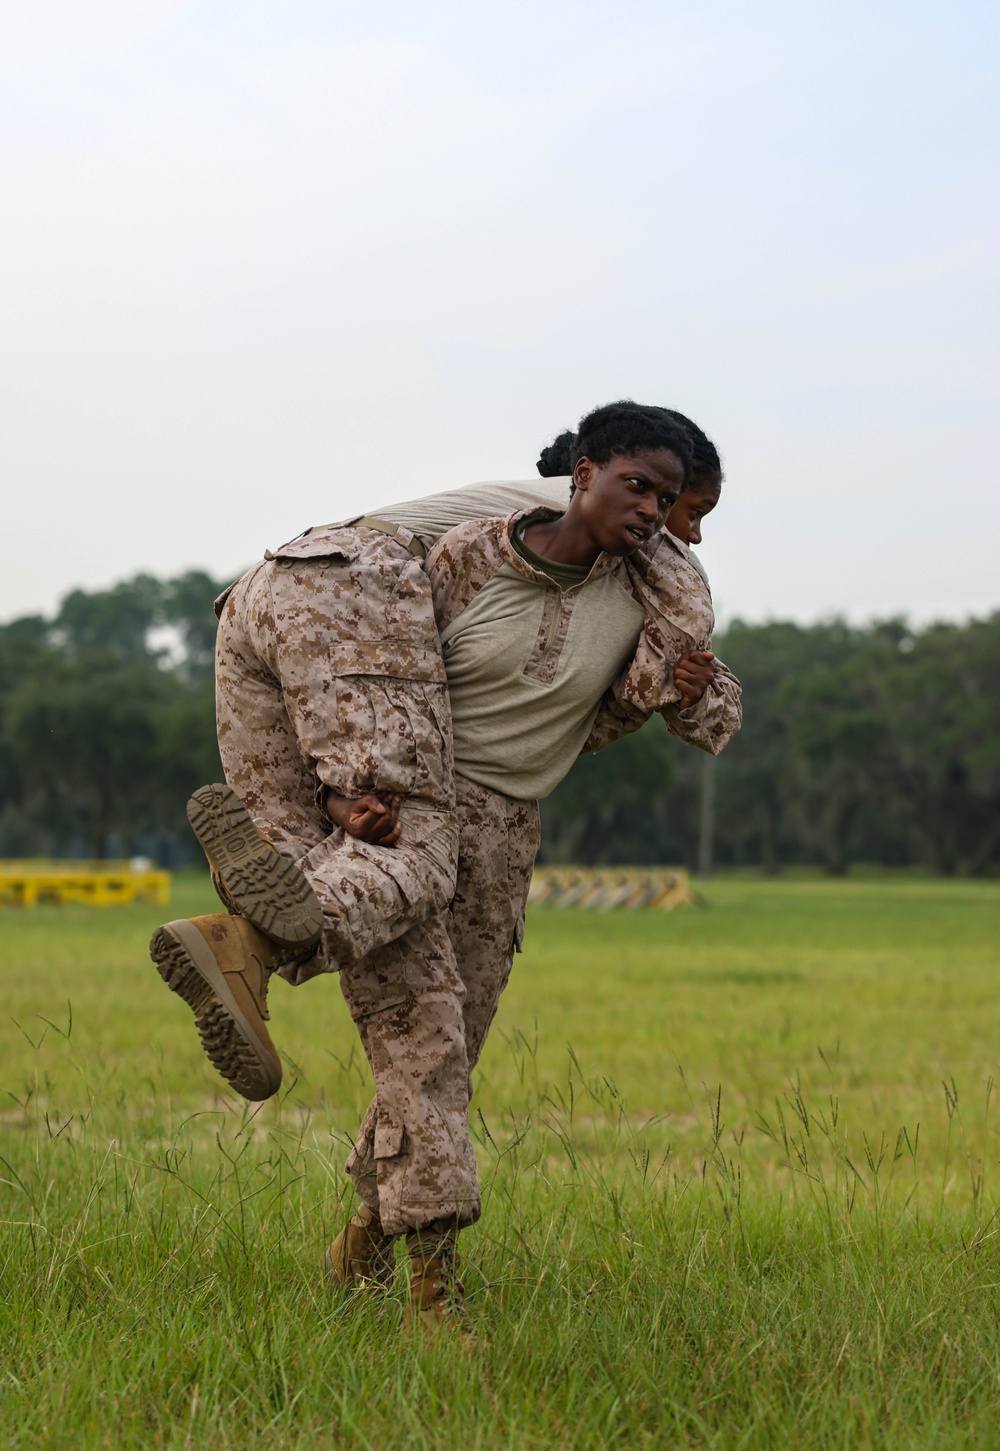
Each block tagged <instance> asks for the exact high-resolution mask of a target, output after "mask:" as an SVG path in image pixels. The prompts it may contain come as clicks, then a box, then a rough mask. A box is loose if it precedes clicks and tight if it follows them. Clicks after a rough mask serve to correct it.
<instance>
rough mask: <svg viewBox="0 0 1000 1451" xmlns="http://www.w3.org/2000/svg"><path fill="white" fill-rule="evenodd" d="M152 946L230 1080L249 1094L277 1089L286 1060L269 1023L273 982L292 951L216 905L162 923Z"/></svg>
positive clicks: (162, 970) (162, 971) (207, 1047)
mask: <svg viewBox="0 0 1000 1451" xmlns="http://www.w3.org/2000/svg"><path fill="white" fill-rule="evenodd" d="M149 951H150V955H151V957H152V959H153V961H154V962H155V963H156V968H157V971H158V972H159V974H160V976H161V977H162V978H163V981H164V982H165V983H166V984H167V987H169V988H170V989H171V990H172V991H173V992H175V993H176V994H177V995H178V997H181V998H183V999H184V1001H185V1002H186V1003H187V1005H188V1007H189V1008H190V1009H191V1011H192V1012H193V1013H194V1020H195V1023H196V1025H197V1028H198V1035H199V1037H200V1038H201V1044H202V1047H203V1048H204V1049H205V1052H206V1053H207V1054H208V1056H209V1058H210V1059H211V1061H212V1064H213V1066H214V1067H215V1068H217V1069H218V1071H219V1072H220V1073H221V1074H222V1076H223V1078H224V1079H225V1080H226V1082H227V1083H229V1084H231V1085H232V1087H233V1088H235V1089H236V1091H237V1093H241V1094H242V1095H243V1097H244V1098H249V1099H254V1100H258V1099H262V1098H270V1097H271V1095H272V1093H277V1091H278V1087H279V1085H280V1083H281V1062H280V1060H279V1058H278V1054H277V1051H276V1049H275V1046H274V1044H273V1043H272V1042H271V1035H270V1034H269V1033H268V1031H267V1027H266V1021H267V1018H268V1016H269V1014H268V1011H267V985H268V979H269V977H270V975H271V973H272V972H273V971H274V970H275V968H278V967H281V966H283V964H284V963H285V962H286V961H288V959H289V957H290V956H291V955H292V954H291V952H290V950H289V949H288V948H285V949H282V948H280V947H278V946H276V945H275V943H273V942H269V941H268V939H267V938H266V937H265V936H264V935H263V933H262V932H258V931H257V929H256V927H253V926H251V924H250V923H249V922H247V921H246V920H245V919H244V918H242V917H229V916H227V915H226V914H225V913H223V912H215V913H213V914H212V915H211V916H209V917H192V918H191V919H190V920H188V919H186V918H182V919H181V920H180V921H177V922H167V923H165V924H164V926H162V927H158V928H157V930H156V931H155V932H154V933H153V937H152V941H151V942H150V944H149ZM303 951H305V952H308V948H306V949H299V956H301V955H302V954H303Z"/></svg>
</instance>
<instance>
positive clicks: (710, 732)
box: [583, 646, 743, 756]
mask: <svg viewBox="0 0 1000 1451" xmlns="http://www.w3.org/2000/svg"><path fill="white" fill-rule="evenodd" d="M705 648H708V647H707V646H706V647H705ZM621 683H622V682H616V684H615V685H613V686H612V687H611V689H610V690H609V691H608V692H607V694H606V695H605V697H604V700H603V701H602V702H601V708H600V710H599V711H598V712H597V719H596V720H595V721H594V724H593V727H592V728H591V732H590V735H589V736H588V737H587V741H586V744H585V745H584V748H583V749H584V750H585V751H602V750H603V749H604V747H605V746H610V745H611V744H612V742H613V741H617V740H620V739H621V738H622V736H627V735H631V733H632V732H633V731H637V730H638V729H639V727H640V726H643V725H645V724H646V722H647V720H649V719H650V717H651V716H653V715H659V716H660V717H661V718H662V720H663V723H664V725H665V726H666V728H667V730H668V731H669V732H670V734H671V735H672V736H676V737H677V738H678V740H682V741H684V742H685V743H686V744H687V745H689V746H697V747H698V749H699V750H702V751H707V752H708V753H709V755H712V756H717V755H718V754H719V752H720V751H721V750H723V749H724V748H725V746H727V745H728V744H729V742H730V741H731V740H732V738H733V736H734V735H735V734H736V732H737V731H738V730H739V728H740V726H741V725H742V723H743V707H742V704H741V700H740V695H741V686H740V682H739V681H738V680H737V678H736V676H735V675H734V674H733V672H732V671H731V670H730V669H729V667H728V666H727V665H724V664H723V662H722V661H721V660H719V659H716V662H715V679H714V681H713V682H712V684H711V685H710V686H709V687H708V689H707V690H706V691H705V694H704V695H703V696H702V697H701V699H700V700H697V701H695V703H694V705H688V706H683V705H681V697H680V693H679V691H677V690H676V688H675V687H673V684H672V680H671V689H672V691H673V694H674V697H675V698H674V700H672V701H670V702H668V703H664V704H662V705H660V706H657V707H656V708H655V709H652V710H648V709H644V708H643V707H642V706H640V705H637V704H635V703H633V702H632V701H630V700H629V699H628V698H627V696H626V695H625V694H624V693H623V691H621V690H620V689H619V688H618V687H619V686H620V684H621Z"/></svg>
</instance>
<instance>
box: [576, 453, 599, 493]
mask: <svg viewBox="0 0 1000 1451" xmlns="http://www.w3.org/2000/svg"><path fill="white" fill-rule="evenodd" d="M596 472H597V465H596V464H592V463H591V461H590V459H589V458H581V459H577V461H576V468H575V469H574V470H573V483H574V484H575V486H576V487H577V488H578V489H579V490H580V492H581V493H583V494H585V493H586V492H587V489H588V488H589V486H590V481H591V479H592V478H593V477H594V475H595V473H596Z"/></svg>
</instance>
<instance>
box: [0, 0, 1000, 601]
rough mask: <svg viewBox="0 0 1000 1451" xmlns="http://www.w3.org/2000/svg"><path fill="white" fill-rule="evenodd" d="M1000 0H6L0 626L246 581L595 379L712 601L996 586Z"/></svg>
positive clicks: (485, 447)
mask: <svg viewBox="0 0 1000 1451" xmlns="http://www.w3.org/2000/svg"><path fill="white" fill-rule="evenodd" d="M998 38H1000V8H998V7H997V6H996V5H995V4H987V3H985V0H984V3H969V0H964V3H963V0H957V3H956V0H951V3H948V4H945V3H944V0H935V3H924V0H905V3H898V4H897V3H882V0H866V3H864V4H860V3H853V0H838V3H835V4H834V3H809V4H803V3H802V0H787V3H785V0H753V3H750V0H746V3H729V0H698V3H674V0H648V3H647V0H607V3H605V0H600V3H596V0H531V3H522V0H504V3H501V4H496V5H490V6H486V5H473V4H469V3H468V0H460V3H458V0H457V3H441V0H426V3H423V4H419V5H417V4H413V3H412V0H409V3H402V0H382V3H381V4H379V5H377V6H370V5H357V4H350V5H348V4H346V3H340V0H228V3H223V0H202V3H184V0H8V3H6V4H4V5H3V6H2V7H0V107H2V112H0V117H2V119H0V126H2V130H0V189H2V196H3V207H4V213H5V219H4V223H3V226H2V228H0V259H2V264H0V314H2V315H0V358H2V363H0V367H2V378H3V389H4V394H5V408H4V413H5V420H4V424H3V429H2V434H0V469H2V476H3V481H4V510H3V520H4V533H5V543H6V548H5V550H4V568H3V570H2V572H0V618H2V619H9V618H12V617H13V616H15V615H20V614H25V613H30V612H36V611H40V610H44V611H47V610H49V609H51V608H52V607H53V606H54V605H55V603H56V602H57V600H58V599H59V597H60V596H61V595H62V594H64V593H65V592H66V591H67V590H68V589H70V588H71V587H73V586H76V585H84V586H88V587H94V586H98V585H103V584H108V583H111V582H112V581H114V580H117V579H120V578H123V577H126V576H128V575H130V574H134V573H135V572H137V571H138V570H150V571H152V572H154V573H158V574H169V573H175V572H177V571H179V570H181V569H183V568H186V567H189V566H203V567H207V568H208V569H210V570H211V571H212V572H213V573H216V574H219V575H231V574H234V573H236V572H238V571H239V570H240V569H241V568H242V567H244V566H245V565H247V564H249V563H250V562H251V561H253V560H254V559H256V558H258V557H259V556H260V554H261V553H262V552H263V550H264V548H265V547H267V546H269V545H271V546H273V545H275V544H277V543H280V542H281V541H282V540H284V539H286V538H288V537H290V536H291V535H293V534H296V533H298V532H299V531H300V530H301V529H302V528H304V527H305V526H307V525H309V524H312V523H323V522H326V521H329V520H333V519H336V518H338V517H341V516H343V515H345V514H349V513H352V512H358V511H360V510H363V509H364V508H365V507H370V506H372V505H375V504H378V503H380V502H382V503H384V502H386V501H388V500H389V499H392V498H401V497H407V496H409V497H413V496H416V495H418V494H420V493H421V492H427V491H428V490H431V489H439V488H448V487H454V486H457V485H459V484H462V483H467V482H471V481H473V480H479V479H489V478H503V477H513V478H518V477H526V476H529V475H530V474H531V473H532V472H533V465H534V460H535V458H536V457H537V453H538V449H539V447H540V446H541V445H542V444H543V443H545V442H547V441H548V440H549V439H550V438H551V437H552V435H553V434H554V433H555V432H557V431H558V430H559V429H561V428H563V427H564V426H566V425H567V424H569V423H572V422H575V420H576V419H577V418H579V416H580V414H581V413H583V412H584V411H586V410H587V409H589V408H591V407H592V406H594V405H595V404H598V403H602V402H606V401H608V400H609V399H611V398H614V397H619V396H631V397H635V398H638V399H640V400H642V401H646V402H656V403H664V404H667V405H670V406H674V407H678V408H680V409H682V410H684V411H685V412H687V413H690V414H692V415H693V416H694V417H695V418H697V419H698V421H699V422H700V423H701V424H702V426H703V427H704V428H705V429H706V431H707V432H708V433H709V434H711V435H712V437H713V438H715V440H716V441H717V443H718V445H719V447H720V450H721V452H722V454H723V456H724V459H725V464H726V470H727V485H726V491H725V493H724V496H723V502H722V504H721V505H720V508H719V509H718V511H717V513H716V515H715V516H713V518H712V520H711V521H710V522H709V524H708V526H707V527H706V538H705V543H704V546H703V548H702V551H701V557H702V559H703V560H704V562H705V564H706V565H707V567H708V570H709V573H710V575H711V577H712V581H713V587H714V591H715V595H716V600H717V603H718V604H719V606H720V608H721V611H722V613H723V614H724V615H726V616H728V617H731V616H733V615H742V616H743V617H745V618H750V619H761V618H766V617H794V618H798V619H813V618H817V617H820V616H825V615H829V614H831V613H834V612H842V613H845V614H848V615H849V616H851V617H853V618H856V619H864V618H868V617H870V616H872V615H886V614H890V613H899V612H907V613H909V614H910V615H911V616H912V617H913V618H915V619H917V620H925V619H928V618H934V617H951V618H960V617H963V616H965V615H967V614H969V613H983V612H985V611H988V610H990V609H991V608H995V607H997V606H1000V565H998V546H1000V479H998V472H1000V470H998V464H997V459H998V454H1000V447H998V446H1000V408H998V402H1000V399H998V394H1000V357H998V351H1000V350H998V332H1000V329H998V318H997V276H998V265H997V264H998V258H1000V205H998V184H997V179H998V178H997V173H998V161H997V136H998V132H1000V115H998V111H1000V105H998V81H997V77H998V74H1000V65H998V61H1000V56H998V44H997V42H998Z"/></svg>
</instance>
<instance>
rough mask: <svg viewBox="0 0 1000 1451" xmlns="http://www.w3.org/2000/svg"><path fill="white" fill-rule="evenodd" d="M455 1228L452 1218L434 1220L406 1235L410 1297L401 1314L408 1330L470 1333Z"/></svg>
mask: <svg viewBox="0 0 1000 1451" xmlns="http://www.w3.org/2000/svg"><path fill="white" fill-rule="evenodd" d="M457 1238H458V1231H457V1229H456V1227H455V1222H454V1220H441V1219H439V1220H437V1221H436V1222H435V1223H433V1224H428V1225H425V1226H424V1228H423V1229H418V1230H415V1231H413V1232H412V1233H410V1234H408V1235H407V1236H406V1248H407V1252H408V1253H409V1256H410V1296H409V1299H408V1301H407V1304H406V1310H405V1312H404V1315H403V1325H404V1327H405V1328H406V1329H407V1330H422V1331H425V1332H428V1333H432V1334H433V1333H437V1331H439V1330H457V1331H460V1332H461V1333H462V1334H464V1335H472V1333H473V1328H472V1320H471V1318H470V1316H469V1312H468V1310H467V1308H466V1304H465V1286H464V1285H463V1284H462V1281H461V1280H460V1279H459V1278H458V1245H457V1242H456V1241H457Z"/></svg>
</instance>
